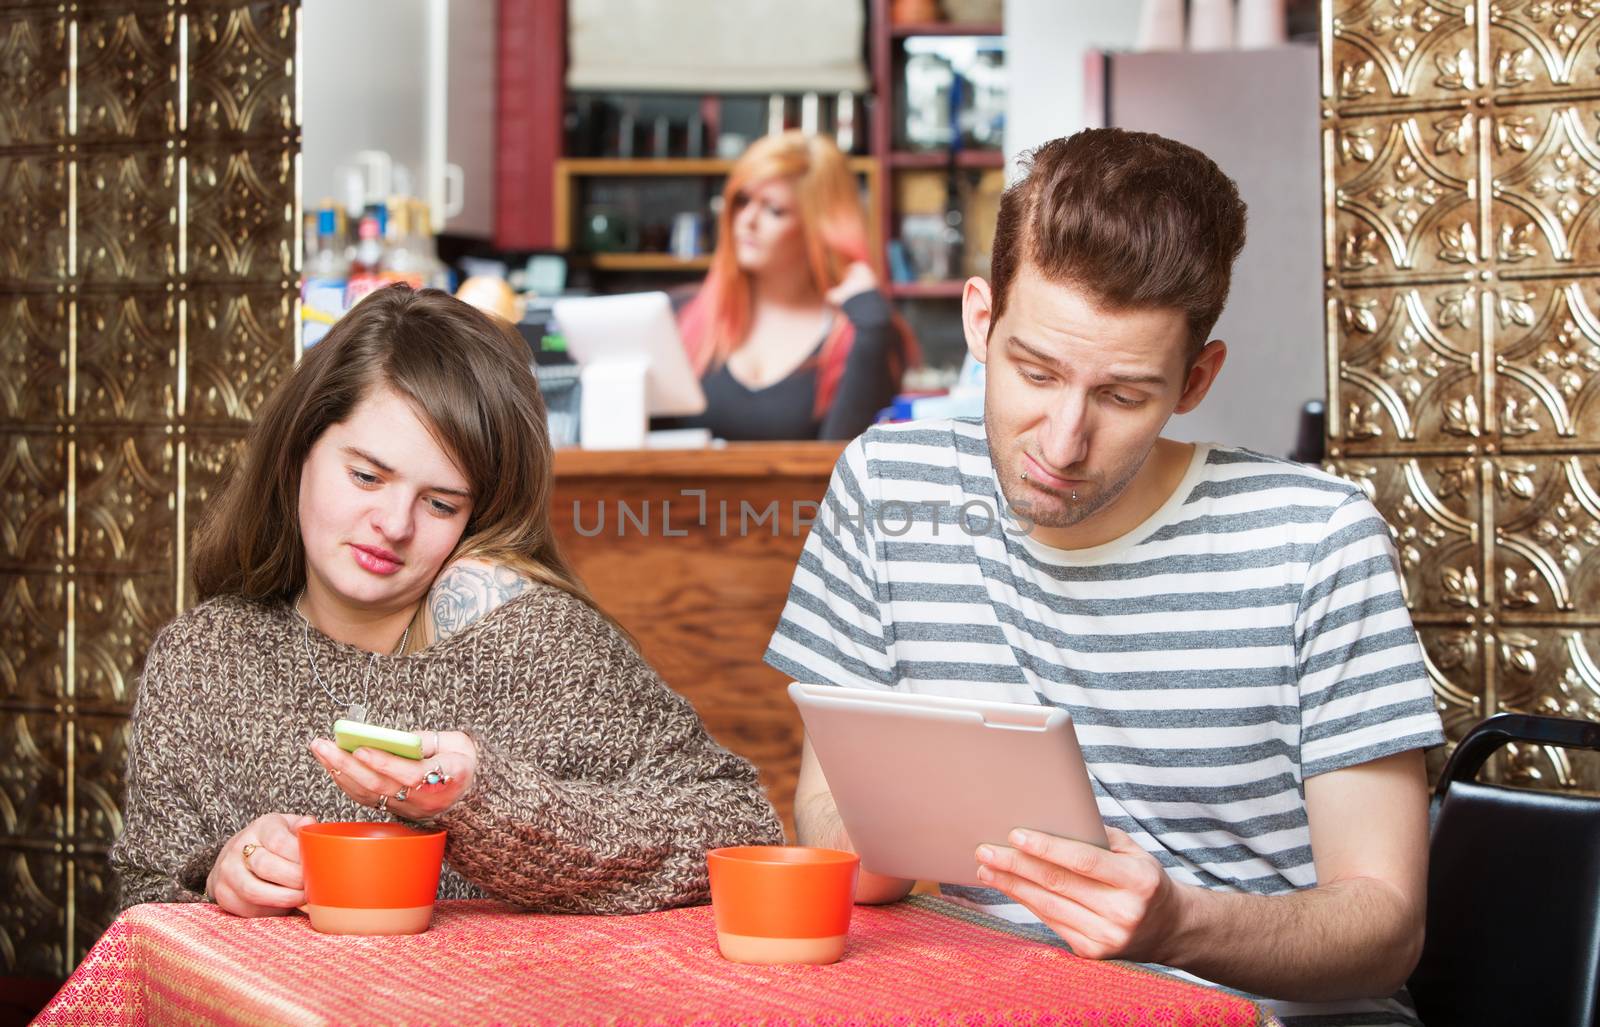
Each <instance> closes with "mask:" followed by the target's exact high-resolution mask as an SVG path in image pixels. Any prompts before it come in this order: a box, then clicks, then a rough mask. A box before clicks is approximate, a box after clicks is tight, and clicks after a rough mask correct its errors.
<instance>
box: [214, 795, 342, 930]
mask: <svg viewBox="0 0 1600 1027" xmlns="http://www.w3.org/2000/svg"><path fill="white" fill-rule="evenodd" d="M314 823H316V818H315V817H307V816H302V815H300V814H298V813H268V814H265V815H263V816H259V817H256V818H255V819H254V820H252V821H250V823H248V824H246V825H245V826H244V829H243V830H241V831H240V832H239V833H238V834H236V835H234V836H233V837H232V838H229V839H228V840H227V842H226V843H224V844H223V846H222V851H221V852H219V853H217V858H216V860H215V861H214V862H213V863H212V864H211V873H210V874H208V875H207V876H206V894H207V895H210V896H211V897H212V899H213V900H215V902H216V903H217V905H219V906H221V907H222V908H223V909H225V910H227V911H228V912H230V913H232V914H234V915H235V916H277V915H278V914H280V913H287V912H288V911H289V910H291V909H294V908H295V907H296V906H299V905H300V904H301V903H303V902H305V900H306V896H305V881H304V879H303V878H302V877H301V874H300V838H299V836H298V835H297V834H296V832H297V831H299V830H300V828H302V827H304V826H305V825H307V824H314Z"/></svg>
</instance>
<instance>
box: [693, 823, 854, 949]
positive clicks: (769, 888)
mask: <svg viewBox="0 0 1600 1027" xmlns="http://www.w3.org/2000/svg"><path fill="white" fill-rule="evenodd" d="M706 867H707V870H708V871H709V872H710V875H711V909H712V915H713V917H714V918H715V920H716V923H717V948H718V949H720V950H721V952H722V957H723V958H724V959H729V960H732V961H733V962H735V963H833V962H836V961H838V959H839V957H840V956H842V955H844V942H845V935H846V934H847V933H848V932H849V929H850V913H851V911H852V910H853V909H855V899H856V878H857V876H858V874H859V872H860V869H861V857H860V856H857V855H856V854H855V853H853V852H842V851H840V850H838V849H816V848H809V847H806V846H799V845H744V846H737V847H734V848H727V849H712V850H711V851H710V852H709V853H707V854H706Z"/></svg>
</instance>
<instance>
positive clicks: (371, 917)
mask: <svg viewBox="0 0 1600 1027" xmlns="http://www.w3.org/2000/svg"><path fill="white" fill-rule="evenodd" d="M299 834H300V863H301V868H302V870H303V871H304V873H305V885H306V904H305V905H304V906H302V907H300V908H302V909H304V910H305V911H306V914H307V915H308V916H310V917H311V926H312V927H314V928H316V929H317V930H319V931H321V932H322V933H323V934H421V933H422V932H423V931H426V930H427V929H428V924H429V923H430V922H431V921H432V920H433V899H434V896H435V895H437V894H438V891H439V870H440V866H441V864H442V863H443V862H444V836H445V833H444V832H443V831H418V830H415V829H414V828H410V827H406V826H405V825H403V824H368V823H332V824H307V825H306V826H305V827H302V828H301V829H300V832H299Z"/></svg>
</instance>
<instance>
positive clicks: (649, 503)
mask: <svg viewBox="0 0 1600 1027" xmlns="http://www.w3.org/2000/svg"><path fill="white" fill-rule="evenodd" d="M843 448H844V443H842V442H783V443H738V444H731V445H729V446H727V447H726V448H723V449H698V450H643V451H633V450H630V451H585V450H561V451H559V452H558V453H557V454H556V467H555V473H556V492H555V504H554V507H553V510H552V518H553V520H554V521H555V526H556V533H557V535H558V536H559V537H560V539H561V544H562V546H563V547H564V549H565V551H566V553H567V557H568V559H570V560H571V561H572V563H573V565H574V567H575V568H576V570H577V572H578V575H579V576H580V577H581V578H582V579H583V581H584V583H585V584H587V585H588V586H589V588H590V590H591V591H592V592H593V593H594V595H595V598H596V599H598V600H599V602H600V604H601V605H602V606H603V607H605V609H606V610H607V612H609V613H610V614H611V615H612V616H613V617H615V618H616V619H617V620H618V621H620V622H621V623H622V625H623V626H624V627H626V628H627V629H628V630H629V631H630V632H632V633H633V636H634V638H635V639H636V640H637V641H638V642H639V646H640V648H641V650H642V651H643V653H644V656H645V658H646V659H647V660H649V661H650V662H651V664H652V665H654V666H655V668H656V669H657V670H658V671H660V672H661V675H662V677H664V678H665V679H666V680H667V683H668V684H670V685H671V686H672V687H673V688H675V689H676V690H677V691H678V692H680V693H681V694H683V695H684V696H685V697H687V698H688V699H689V701H691V702H692V703H694V706H695V709H697V710H699V711H700V716H701V717H702V718H704V720H705V722H706V726H707V727H708V728H709V729H710V730H711V733H712V735H713V736H715V737H716V739H717V740H718V741H719V742H721V743H722V744H723V745H726V746H727V747H728V748H730V749H732V750H734V751H735V752H737V753H740V754H741V755H743V756H746V757H748V758H750V759H751V760H753V761H754V762H755V763H756V765H757V766H758V767H760V768H761V776H762V783H763V784H765V785H766V787H767V789H768V794H770V795H771V796H772V800H773V802H774V803H776V804H777V806H778V810H779V812H780V813H781V814H782V815H783V818H784V825H785V827H786V828H787V829H788V830H789V831H790V835H791V837H792V836H793V826H794V824H793V817H792V812H791V806H792V804H793V800H794V785H795V777H796V774H797V773H798V770H799V761H800V736H801V732H800V718H799V715H798V714H797V713H796V712H795V711H794V706H793V704H791V703H790V702H789V697H788V696H787V695H786V694H785V693H784V686H785V684H787V681H788V679H787V678H786V677H785V676H784V675H782V674H779V673H778V672H777V671H775V670H773V669H772V668H770V667H768V666H767V665H766V664H764V663H763V662H761V656H762V654H763V653H764V652H765V651H766V648H767V640H768V639H769V638H771V636H772V629H773V628H774V627H775V626H776V625H777V622H778V615H779V614H780V613H781V612H782V610H783V604H784V599H785V597H786V596H787V595H788V592H789V581H790V579H791V578H792V577H793V575H794V566H795V561H796V560H797V559H798V558H799V555H800V549H801V547H802V546H803V545H804V543H805V539H806V533H807V530H808V529H807V527H806V525H807V524H808V523H809V520H810V519H811V518H812V517H814V516H815V514H814V511H815V507H814V506H812V505H811V504H816V503H820V502H821V500H822V497H823V495H824V493H826V492H827V488H828V477H829V475H830V474H831V473H832V471H833V465H834V461H835V460H837V459H838V456H839V453H840V452H841V451H842V450H843ZM702 489H703V490H704V492H705V496H704V500H703V505H702V499H701V497H700V495H698V494H697V492H696V491H695V490H702ZM686 493H687V494H686ZM702 509H703V510H704V515H705V516H704V522H703V523H702V518H701V514H702Z"/></svg>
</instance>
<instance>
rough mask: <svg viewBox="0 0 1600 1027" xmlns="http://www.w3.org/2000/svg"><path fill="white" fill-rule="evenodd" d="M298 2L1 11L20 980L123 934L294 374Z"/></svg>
mask: <svg viewBox="0 0 1600 1027" xmlns="http://www.w3.org/2000/svg"><path fill="white" fill-rule="evenodd" d="M297 19H298V3H297V2H294V0H263V2H255V3H246V2H222V0H217V2H209V0H167V2H153V3H152V2H139V0H124V2H120V3H90V2H87V0H84V2H77V3H49V4H42V3H7V4H6V5H5V6H4V7H3V8H0V197H3V199H0V754H3V755H0V974H26V975H32V976H44V977H60V976H65V975H66V974H67V973H68V972H69V971H70V970H71V968H72V967H73V966H74V965H75V964H76V963H77V961H78V960H79V958H80V957H81V956H82V954H83V952H84V951H86V949H87V947H88V946H89V945H90V944H92V943H93V942H94V940H95V938H96V937H98V935H99V934H100V931H101V930H102V929H103V928H104V926H105V925H106V923H107V922H108V921H109V920H110V917H111V907H110V901H111V892H110V888H111V880H110V877H109V875H108V873H107V869H106V851H107V848H108V846H109V845H110V843H111V841H112V839H113V838H114V837H115V836H116V834H117V832H118V830H119V829H120V827H121V814H120V811H119V803H120V801H121V792H122V762H123V735H124V728H125V726H126V723H127V716H128V712H129V708H130V706H131V704H132V702H133V690H134V687H135V683H136V681H137V676H138V673H139V670H140V666H141V662H142V660H143V657H144V652H145V649H146V647H147V646H148V645H149V642H150V639H151V637H152V636H153V634H154V632H155V631H156V630H157V629H158V628H159V627H160V626H161V625H162V624H164V623H165V622H166V621H168V620H170V619H171V618H172V616H173V615H174V613H176V612H177V610H179V609H180V608H182V607H183V606H184V605H185V595H184V589H185V587H186V586H185V584H184V583H185V582H186V580H187V577H188V574H187V571H186V569H185V565H184V540H185V538H186V536H187V535H188V533H189V532H190V531H191V530H192V528H193V526H194V523H195V519H196V516H197V514H198V512H199V510H200V509H201V508H202V507H203V505H204V503H205V501H206V496H207V494H208V491H209V490H210V489H211V488H212V486H213V484H214V483H215V482H216V480H217V477H218V474H219V472H220V471H221V469H222V466H223V463H224V459H225V457H226V456H227V455H228V453H229V451H230V449H231V448H232V447H233V446H234V445H235V444H236V442H237V440H238V439H239V437H240V435H241V434H242V431H243V429H244V426H245V425H246V424H247V423H248V422H249V420H250V418H251V417H252V415H253V412H254V410H255V407H256V405H257V403H258V402H259V401H260V400H261V399H262V397H263V396H264V395H265V394H266V393H267V391H268V390H269V389H271V388H272V386H273V384H274V383H275V382H276V381H277V380H278V378H279V377H280V376H281V375H282V374H283V372H284V371H285V370H286V369H287V368H289V367H291V366H292V364H293V362H294V359H295V343H294V331H293V328H294V296H295V275H296V252H295V251H296V237H297V231H296V225H297V220H298V210H297V204H296V165H297V154H298V152H299V148H300V138H299V128H298V125H299V114H298V110H297V103H296V94H295V62H296V46H297V30H296V23H297Z"/></svg>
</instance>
